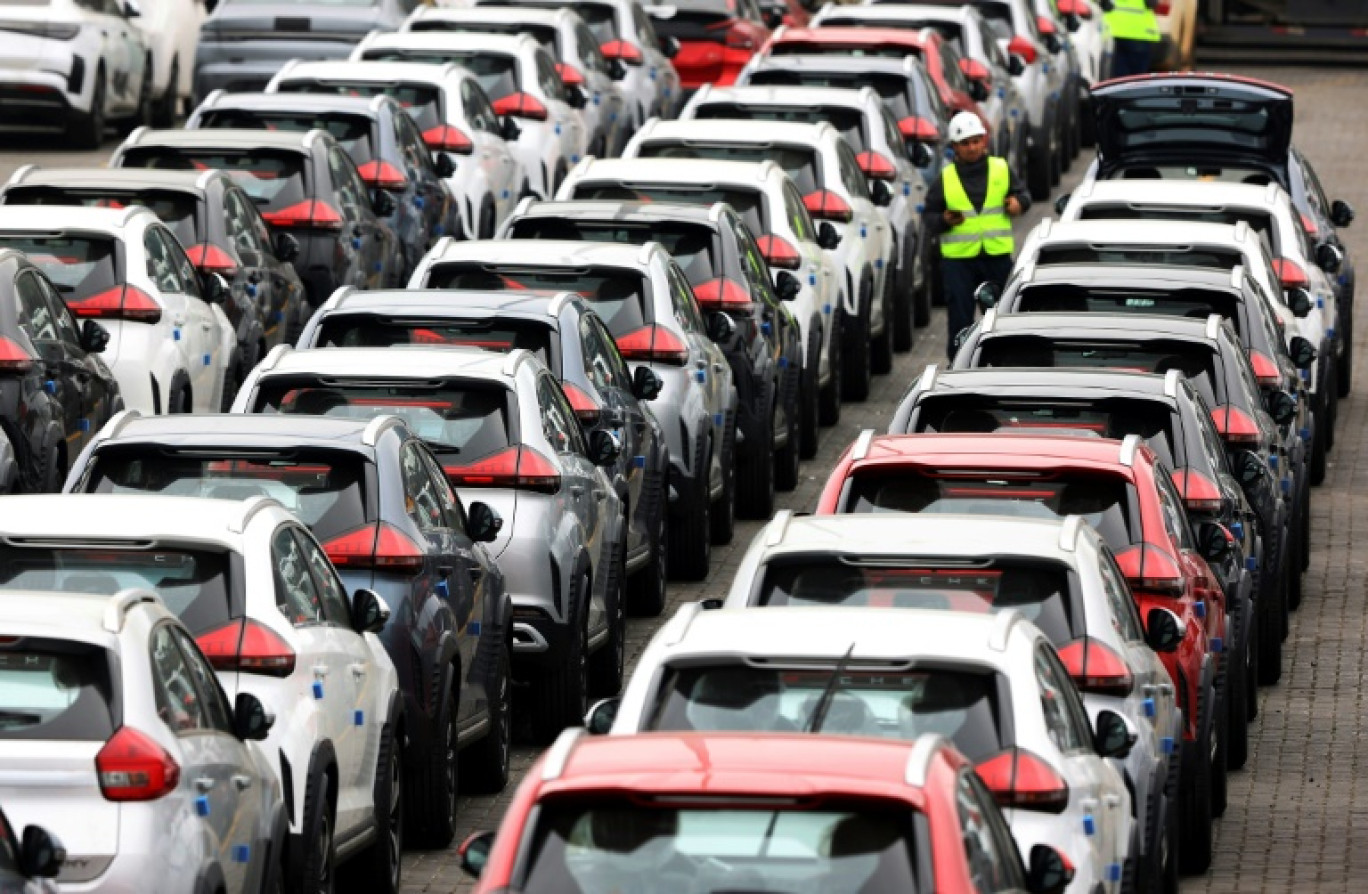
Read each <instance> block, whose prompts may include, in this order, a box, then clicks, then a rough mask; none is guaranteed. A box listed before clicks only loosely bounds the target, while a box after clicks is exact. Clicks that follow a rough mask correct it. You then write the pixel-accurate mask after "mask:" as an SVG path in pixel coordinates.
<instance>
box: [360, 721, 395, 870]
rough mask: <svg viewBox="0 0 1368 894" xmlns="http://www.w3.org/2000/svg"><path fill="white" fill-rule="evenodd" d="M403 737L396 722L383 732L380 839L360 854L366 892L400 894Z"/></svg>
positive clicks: (377, 798) (376, 804)
mask: <svg viewBox="0 0 1368 894" xmlns="http://www.w3.org/2000/svg"><path fill="white" fill-rule="evenodd" d="M402 738H403V737H402V735H399V734H396V732H395V727H394V725H393V723H387V724H385V726H384V727H383V729H382V730H381V731H380V754H379V755H378V756H377V757H376V760H375V795H374V799H373V801H372V806H373V809H374V811H375V827H376V829H377V831H379V833H380V834H379V836H378V837H377V838H376V839H375V841H373V842H372V843H371V844H370V846H368V847H367V848H366V849H365V850H364V851H362V852H361V853H360V854H358V855H357V861H356V863H357V869H358V870H359V872H358V876H359V878H358V879H356V881H358V882H360V884H361V886H362V889H363V890H365V891H367V892H371V891H373V892H375V894H399V881H400V877H401V875H402V873H403V854H404V761H403V758H402V757H401V755H400V754H399V742H400V741H402Z"/></svg>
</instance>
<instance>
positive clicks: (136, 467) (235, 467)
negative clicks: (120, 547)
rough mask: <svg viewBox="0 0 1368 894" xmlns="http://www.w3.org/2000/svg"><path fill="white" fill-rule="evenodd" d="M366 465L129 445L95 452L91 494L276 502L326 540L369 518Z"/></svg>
mask: <svg viewBox="0 0 1368 894" xmlns="http://www.w3.org/2000/svg"><path fill="white" fill-rule="evenodd" d="M365 466H366V463H365V461H364V460H363V459H362V458H361V457H360V456H358V455H356V454H352V453H346V452H342V451H336V450H330V451H311V450H289V451H285V452H283V453H249V454H243V453H241V452H237V451H234V450H232V449H229V448H219V449H214V448H212V447H208V448H196V449H195V450H194V451H193V452H183V451H176V450H163V449H161V448H157V447H152V446H140V447H133V446H131V445H130V446H127V447H114V448H110V449H105V450H101V451H100V452H99V453H97V454H96V455H95V462H94V464H93V467H92V469H91V472H90V473H89V475H88V476H87V479H86V480H87V484H86V486H85V492H86V493H98V494H131V493H149V494H165V495H172V496H182V497H209V498H212V499H218V500H246V499H248V498H249V497H257V496H261V497H270V498H271V499H273V500H276V501H277V502H279V503H280V504H281V505H282V506H284V507H285V508H286V509H288V510H290V511H291V512H293V513H294V514H295V515H297V516H298V517H299V520H300V521H302V522H304V524H306V525H308V526H309V527H310V528H312V529H313V532H314V535H315V536H316V537H318V538H319V539H320V540H327V539H328V538H330V537H332V536H334V535H336V534H340V533H343V532H344V531H350V530H352V529H353V528H359V527H360V526H361V525H363V524H365V523H366V522H367V521H369V520H370V519H368V517H367V514H366V493H365V475H366V469H365Z"/></svg>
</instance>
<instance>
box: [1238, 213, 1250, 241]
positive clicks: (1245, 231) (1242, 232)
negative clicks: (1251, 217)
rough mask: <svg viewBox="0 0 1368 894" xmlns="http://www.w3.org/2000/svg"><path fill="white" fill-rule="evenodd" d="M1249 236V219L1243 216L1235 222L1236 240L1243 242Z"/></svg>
mask: <svg viewBox="0 0 1368 894" xmlns="http://www.w3.org/2000/svg"><path fill="white" fill-rule="evenodd" d="M1248 238H1249V221H1247V220H1244V219H1243V218H1241V219H1240V220H1239V221H1238V222H1237V223H1236V224H1235V241H1236V242H1243V241H1245V240H1246V239H1248Z"/></svg>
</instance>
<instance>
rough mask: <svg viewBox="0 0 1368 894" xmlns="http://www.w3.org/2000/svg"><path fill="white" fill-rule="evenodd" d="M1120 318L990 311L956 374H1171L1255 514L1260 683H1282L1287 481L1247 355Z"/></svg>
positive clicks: (1212, 321)
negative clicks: (1201, 412)
mask: <svg viewBox="0 0 1368 894" xmlns="http://www.w3.org/2000/svg"><path fill="white" fill-rule="evenodd" d="M1144 322H1145V324H1144V326H1137V325H1136V320H1135V317H1134V316H1131V315H1128V314H1105V313H1094V314H1063V313H1039V314H1007V315H1005V316H999V314H998V312H997V311H996V310H992V311H989V312H988V314H987V315H985V316H984V317H983V319H982V320H981V321H980V323H979V325H977V326H975V327H974V328H972V329H970V330H968V332H967V336H966V338H965V340H964V342H963V343H962V344H961V346H960V349H959V351H958V352H957V353H956V355H955V369H978V368H980V367H1052V368H1057V367H1082V368H1087V369H1128V370H1134V371H1137V372H1149V373H1167V372H1168V371H1169V370H1170V369H1177V370H1180V371H1181V372H1182V373H1183V375H1184V376H1186V377H1187V379H1188V381H1189V382H1190V383H1191V385H1192V387H1193V389H1194V390H1195V391H1196V392H1197V394H1199V395H1200V396H1201V398H1202V402H1203V403H1204V404H1205V405H1206V406H1207V407H1208V408H1210V415H1211V419H1212V421H1213V422H1214V423H1215V425H1216V431H1217V432H1218V433H1219V434H1220V437H1221V442H1222V444H1223V445H1224V447H1225V451H1226V461H1227V464H1228V465H1229V467H1230V470H1231V473H1232V474H1233V475H1234V476H1235V480H1237V481H1238V482H1239V483H1240V487H1241V488H1242V489H1243V490H1244V492H1245V495H1246V496H1247V497H1248V499H1249V503H1250V505H1251V506H1252V507H1253V508H1254V511H1255V512H1256V513H1257V514H1258V516H1259V533H1260V535H1261V536H1262V538H1263V543H1262V555H1263V563H1262V565H1261V566H1260V567H1259V569H1258V580H1257V582H1256V586H1255V593H1256V596H1255V600H1254V601H1255V605H1256V607H1257V610H1256V614H1257V620H1256V622H1255V624H1254V627H1255V629H1256V630H1257V631H1258V632H1257V634H1256V635H1257V637H1258V640H1257V644H1256V649H1257V651H1258V656H1259V662H1258V668H1259V682H1260V683H1263V684H1271V683H1276V682H1277V681H1278V679H1279V678H1280V677H1281V675H1282V641H1283V637H1284V636H1285V631H1286V627H1287V610H1288V604H1287V596H1288V592H1289V590H1290V587H1291V577H1292V575H1293V574H1300V573H1301V570H1300V566H1299V565H1298V564H1297V556H1296V548H1297V538H1296V537H1294V536H1292V534H1293V532H1292V529H1291V524H1290V523H1291V519H1292V509H1293V507H1292V500H1291V494H1292V483H1293V481H1292V478H1291V475H1290V473H1289V472H1288V471H1287V469H1288V467H1289V463H1288V461H1287V456H1286V454H1285V453H1284V451H1283V441H1282V437H1281V435H1280V433H1279V431H1278V426H1277V423H1276V422H1275V421H1274V420H1273V419H1272V418H1271V417H1270V416H1269V414H1268V412H1267V411H1266V410H1265V409H1264V405H1263V400H1262V398H1261V397H1260V395H1259V387H1258V384H1257V382H1256V381H1255V379H1254V370H1253V368H1252V367H1251V366H1250V363H1249V355H1248V354H1247V353H1246V352H1245V350H1244V347H1243V346H1242V345H1241V344H1240V342H1239V339H1238V338H1237V337H1236V335H1235V330H1234V328H1233V327H1232V326H1231V325H1230V323H1229V321H1227V320H1224V319H1223V318H1221V317H1219V316H1217V315H1215V314H1213V315H1211V316H1209V317H1207V318H1206V319H1205V320H1197V319H1185V318H1182V317H1166V316H1156V317H1151V318H1148V319H1146V320H1145V321H1144Z"/></svg>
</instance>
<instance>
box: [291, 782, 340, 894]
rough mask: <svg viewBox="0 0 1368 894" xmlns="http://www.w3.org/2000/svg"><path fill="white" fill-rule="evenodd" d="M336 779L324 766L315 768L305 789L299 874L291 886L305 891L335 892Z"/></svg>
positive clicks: (297, 863)
mask: <svg viewBox="0 0 1368 894" xmlns="http://www.w3.org/2000/svg"><path fill="white" fill-rule="evenodd" d="M334 810H335V808H334V806H333V797H332V779H331V778H330V777H329V776H328V774H327V773H325V772H324V771H323V770H322V769H317V770H315V771H314V773H313V775H312V776H310V777H309V783H308V786H307V787H306V788H305V790H304V822H303V824H302V825H301V826H300V830H301V832H302V833H303V835H302V838H303V841H302V847H301V848H300V851H301V853H300V854H299V859H298V861H296V863H295V877H294V878H293V879H292V880H291V884H290V885H289V887H290V889H291V890H293V891H301V892H304V894H332V891H333V888H334V887H335V885H336V878H335V877H334V872H333V870H334V869H335V868H336V865H337V842H336V839H335V837H334V832H335V831H336V830H335V827H334V818H335V816H336V814H335V813H334Z"/></svg>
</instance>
